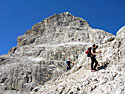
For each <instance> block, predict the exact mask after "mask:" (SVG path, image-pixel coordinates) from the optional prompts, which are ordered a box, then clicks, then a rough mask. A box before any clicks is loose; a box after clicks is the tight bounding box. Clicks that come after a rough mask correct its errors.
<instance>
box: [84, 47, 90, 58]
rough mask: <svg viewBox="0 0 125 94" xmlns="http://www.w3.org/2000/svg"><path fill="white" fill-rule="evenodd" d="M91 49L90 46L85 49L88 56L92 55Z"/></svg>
mask: <svg viewBox="0 0 125 94" xmlns="http://www.w3.org/2000/svg"><path fill="white" fill-rule="evenodd" d="M91 49H92V47H89V48H88V49H87V50H86V51H85V53H86V54H87V57H91Z"/></svg>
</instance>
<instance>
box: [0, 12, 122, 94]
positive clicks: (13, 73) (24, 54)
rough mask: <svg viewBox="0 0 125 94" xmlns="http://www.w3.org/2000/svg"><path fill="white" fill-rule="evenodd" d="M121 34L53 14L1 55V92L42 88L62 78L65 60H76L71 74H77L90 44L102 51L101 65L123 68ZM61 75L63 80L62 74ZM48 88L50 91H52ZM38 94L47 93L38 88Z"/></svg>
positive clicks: (15, 93)
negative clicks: (52, 80) (95, 45)
mask: <svg viewBox="0 0 125 94" xmlns="http://www.w3.org/2000/svg"><path fill="white" fill-rule="evenodd" d="M121 32H123V31H120V33H118V35H117V36H114V35H112V34H110V33H107V32H105V31H103V30H100V29H92V28H91V27H90V26H89V24H88V22H87V21H85V20H83V19H82V18H79V17H74V16H72V15H71V14H70V13H68V12H66V13H61V14H55V15H53V16H51V17H49V18H47V19H45V20H43V21H42V22H39V23H37V24H35V25H34V26H33V27H32V29H31V30H28V31H26V33H25V34H24V35H22V36H19V37H18V39H17V42H18V43H17V47H13V48H11V49H10V51H9V53H8V54H7V55H3V56H0V91H1V93H2V94H18V93H19V94H29V92H31V91H32V90H33V91H34V92H35V89H34V88H35V87H37V86H39V85H40V87H41V85H44V84H45V83H46V82H47V81H51V79H56V78H57V82H58V79H61V78H58V77H60V76H61V75H62V74H63V73H64V72H65V71H66V66H65V60H66V59H67V58H68V57H70V58H71V59H72V61H77V63H76V65H74V67H73V68H72V70H71V73H73V74H76V73H78V71H79V68H82V69H84V70H86V69H88V62H87V61H88V60H86V59H87V58H86V56H85V55H82V53H83V52H84V51H85V49H86V48H87V47H88V46H90V45H92V44H93V43H96V44H98V45H99V47H100V49H103V53H102V55H103V54H104V57H101V56H99V57H97V58H99V59H100V60H99V62H100V65H104V64H107V63H110V64H109V66H113V65H116V64H118V62H121V63H120V64H121V66H122V67H124V66H123V64H124V63H122V62H123V57H124V51H123V50H124V49H123V48H124V40H123V39H122V38H121V37H118V36H119V34H121ZM121 70H122V68H121ZM88 73H89V72H88ZM66 74H67V73H66ZM69 74H70V73H69ZM70 75H72V74H70ZM62 76H64V78H65V77H66V76H65V73H64V74H63V75H62ZM85 76H86V75H85ZM90 76H91V74H90ZM72 77H73V75H72ZM67 79H70V76H68V78H67ZM62 80H63V78H62ZM84 80H85V79H84ZM100 80H101V78H100ZM60 81H61V80H60ZM64 81H66V80H64ZM58 83H61V82H58ZM51 84H55V82H54V83H51ZM67 85H68V84H67ZM72 85H73V84H72ZM51 86H53V85H51ZM51 86H50V89H52V88H53V87H51ZM45 87H46V86H45ZM47 87H48V86H47ZM56 88H57V89H59V88H60V86H58V85H57V87H56ZM44 89H45V90H46V89H47V88H44ZM52 90H53V91H52V94H59V91H58V90H57V91H54V90H55V89H52ZM67 90H68V88H67ZM80 90H81V89H80ZM68 91H69V92H68ZM68 91H67V92H68V93H70V90H68ZM37 93H40V94H47V93H49V92H48V91H43V92H42V90H41V89H40V91H38V92H37ZM64 93H65V91H64ZM68 93H67V94H68ZM60 94H61V93H60ZM62 94H63V93H62ZM73 94H74V93H73ZM78 94H79V93H78ZM88 94H89V93H88ZM100 94H101V93H100Z"/></svg>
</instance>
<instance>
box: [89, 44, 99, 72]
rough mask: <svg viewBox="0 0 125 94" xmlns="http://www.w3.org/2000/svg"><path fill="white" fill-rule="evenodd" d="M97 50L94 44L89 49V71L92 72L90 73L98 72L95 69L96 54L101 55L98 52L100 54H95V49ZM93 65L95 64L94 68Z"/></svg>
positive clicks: (96, 62)
mask: <svg viewBox="0 0 125 94" xmlns="http://www.w3.org/2000/svg"><path fill="white" fill-rule="evenodd" d="M97 48H98V46H97V45H95V44H93V45H92V48H91V56H90V58H91V71H92V72H94V71H98V70H97V69H96V67H97V65H98V61H97V60H96V54H99V53H101V51H100V52H96V49H97ZM94 63H95V66H94Z"/></svg>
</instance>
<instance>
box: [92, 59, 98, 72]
mask: <svg viewBox="0 0 125 94" xmlns="http://www.w3.org/2000/svg"><path fill="white" fill-rule="evenodd" d="M94 63H95V66H94ZM97 65H98V61H97V60H96V58H95V57H91V70H95V69H96V67H97Z"/></svg>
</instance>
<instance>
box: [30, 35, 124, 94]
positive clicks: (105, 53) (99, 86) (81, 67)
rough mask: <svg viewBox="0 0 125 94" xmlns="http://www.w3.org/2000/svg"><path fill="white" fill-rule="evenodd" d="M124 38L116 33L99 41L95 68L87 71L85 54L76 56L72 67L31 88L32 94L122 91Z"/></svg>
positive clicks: (107, 93)
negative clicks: (55, 77) (102, 41)
mask: <svg viewBox="0 0 125 94" xmlns="http://www.w3.org/2000/svg"><path fill="white" fill-rule="evenodd" d="M124 41H125V40H119V38H118V37H116V38H114V39H113V40H112V41H109V42H106V43H103V44H99V50H101V51H102V53H101V54H100V55H98V56H97V59H98V61H99V65H98V69H99V71H97V72H94V73H93V72H91V71H90V68H89V67H90V63H89V62H90V61H89V62H88V60H89V59H88V58H86V55H85V54H82V55H80V56H79V58H78V60H77V61H76V64H75V65H74V67H73V68H72V70H70V71H68V72H66V73H64V74H63V75H62V76H60V77H58V78H57V79H53V80H50V81H48V82H47V83H45V85H44V86H38V87H36V88H34V89H33V91H32V92H31V94H97V92H98V93H99V94H124V93H125V89H124V88H125V79H124V78H125V75H124V72H125V63H124V58H125V50H124V47H123V46H124V45H125V42H124Z"/></svg>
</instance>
